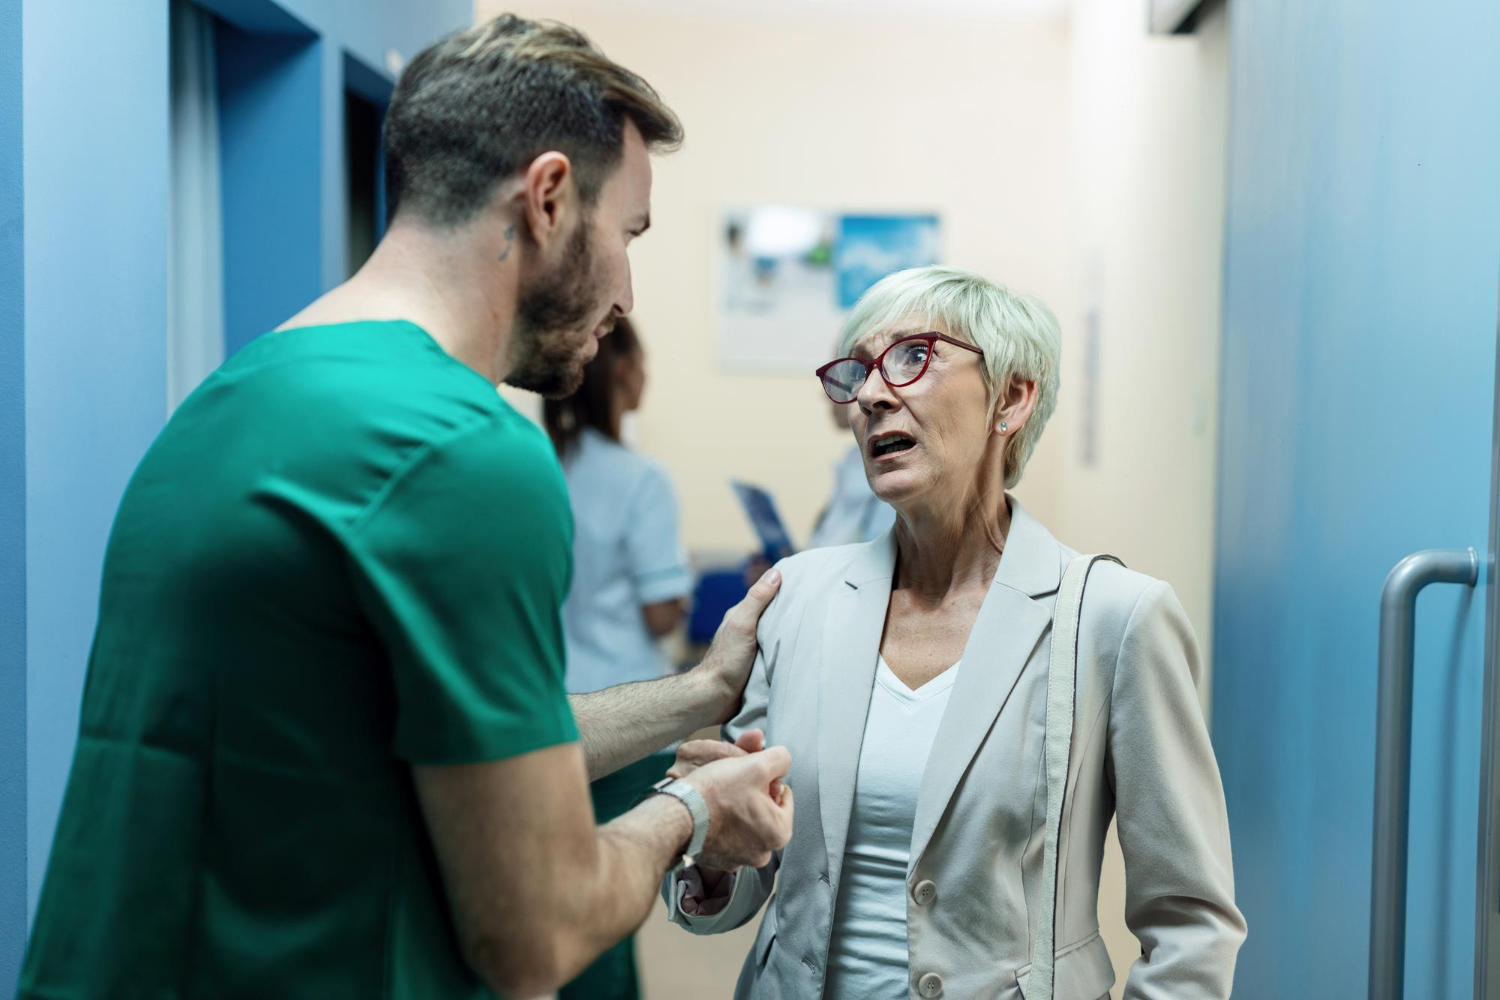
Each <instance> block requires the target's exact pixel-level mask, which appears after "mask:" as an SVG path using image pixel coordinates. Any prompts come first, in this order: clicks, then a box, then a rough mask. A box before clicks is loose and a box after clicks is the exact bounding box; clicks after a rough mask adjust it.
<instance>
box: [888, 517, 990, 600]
mask: <svg viewBox="0 0 1500 1000" xmlns="http://www.w3.org/2000/svg"><path fill="white" fill-rule="evenodd" d="M1010 523H1011V515H1010V504H1009V503H1008V502H1007V501H1006V499H1005V494H1004V492H1001V493H1000V494H999V495H998V497H993V496H992V497H976V498H973V499H972V500H971V501H969V502H967V503H959V504H948V505H933V506H926V505H923V506H919V507H914V508H912V509H909V510H903V511H901V513H900V516H899V517H897V518H896V579H895V583H894V586H895V587H896V588H897V589H905V590H910V591H913V592H914V593H915V595H916V596H919V597H920V598H922V599H923V600H924V601H930V602H932V603H941V602H942V600H943V599H944V598H945V597H947V596H948V595H949V594H951V593H954V592H955V591H959V590H966V589H968V588H970V587H981V588H988V587H989V585H990V583H991V581H993V580H994V578H995V571H996V570H997V569H998V568H999V566H1000V556H1001V553H1003V552H1004V551H1005V539H1006V537H1007V536H1008V535H1009V534H1010Z"/></svg>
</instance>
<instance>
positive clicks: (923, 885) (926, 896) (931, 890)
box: [911, 879, 937, 906]
mask: <svg viewBox="0 0 1500 1000" xmlns="http://www.w3.org/2000/svg"><path fill="white" fill-rule="evenodd" d="M911 898H912V899H915V900H916V901H917V904H918V905H919V906H926V905H927V904H928V903H930V902H932V901H933V900H934V899H937V884H936V883H934V882H933V881H932V880H931V879H923V880H922V881H920V882H918V883H917V887H916V888H915V889H913V890H912V892H911Z"/></svg>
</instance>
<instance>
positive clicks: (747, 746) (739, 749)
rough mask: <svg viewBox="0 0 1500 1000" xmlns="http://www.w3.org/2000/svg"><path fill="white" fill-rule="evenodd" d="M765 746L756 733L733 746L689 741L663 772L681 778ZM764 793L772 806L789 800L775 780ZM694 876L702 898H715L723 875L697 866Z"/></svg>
mask: <svg viewBox="0 0 1500 1000" xmlns="http://www.w3.org/2000/svg"><path fill="white" fill-rule="evenodd" d="M765 743H766V734H765V733H763V732H761V731H760V730H759V729H747V730H745V731H744V732H743V733H741V734H740V736H739V739H737V740H735V741H734V742H733V743H726V742H724V741H723V740H689V741H688V742H686V743H684V744H682V746H680V747H678V748H677V759H676V760H675V761H673V763H672V766H671V767H670V768H668V769H667V776H668V777H670V778H683V777H686V776H687V775H689V774H692V773H693V772H694V771H696V770H698V768H700V767H702V766H704V765H705V764H711V763H713V762H714V761H716V760H726V759H728V758H731V757H744V756H745V755H747V754H752V753H758V752H759V751H761V750H762V749H764V748H765ZM766 791H767V794H769V795H770V797H771V801H773V802H777V803H783V802H785V801H787V799H788V798H789V797H790V795H789V792H790V789H789V788H787V786H785V785H783V783H782V781H781V780H780V779H779V778H778V779H776V780H773V781H772V782H771V785H770V787H769V788H768V789H767V790H766ZM698 874H699V876H700V877H701V878H702V879H703V898H704V899H707V898H709V897H711V896H713V895H714V894H715V892H716V890H717V889H718V887H719V882H720V880H721V879H723V877H724V875H725V872H722V871H719V870H718V869H715V868H709V867H707V866H705V865H702V864H700V865H698Z"/></svg>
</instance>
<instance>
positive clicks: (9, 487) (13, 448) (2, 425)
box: [0, 0, 26, 994]
mask: <svg viewBox="0 0 1500 1000" xmlns="http://www.w3.org/2000/svg"><path fill="white" fill-rule="evenodd" d="M21 173H22V170H21V0H0V994H3V993H5V992H7V991H8V990H9V989H10V988H11V984H12V983H14V982H15V981H16V976H17V974H18V973H19V971H20V966H21V946H22V944H23V942H25V940H26V385H25V382H26V376H25V371H26V329H25V313H26V311H25V309H24V308H23V306H22V302H23V296H24V293H25V282H26V271H25V267H24V251H25V247H24V246H23V242H24V229H23V224H24V219H23V214H22V211H23V207H24V206H23V203H22V177H21Z"/></svg>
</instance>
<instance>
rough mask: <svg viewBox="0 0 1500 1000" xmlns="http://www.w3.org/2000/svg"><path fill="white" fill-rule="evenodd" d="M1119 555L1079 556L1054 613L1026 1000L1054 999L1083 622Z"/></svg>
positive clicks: (1066, 577)
mask: <svg viewBox="0 0 1500 1000" xmlns="http://www.w3.org/2000/svg"><path fill="white" fill-rule="evenodd" d="M1101 560H1108V561H1109V562H1114V563H1120V565H1121V566H1123V565H1125V564H1124V563H1121V562H1120V560H1118V559H1116V558H1115V557H1114V556H1107V555H1096V556H1079V557H1077V558H1076V559H1074V560H1073V561H1072V562H1071V563H1070V564H1069V565H1068V569H1067V572H1066V573H1064V574H1063V579H1062V584H1061V586H1059V587H1058V589H1057V607H1056V610H1055V611H1054V612H1053V614H1052V660H1051V662H1050V663H1049V664H1048V667H1047V729H1046V734H1047V735H1046V755H1047V839H1046V842H1045V845H1044V847H1043V850H1042V896H1041V900H1040V902H1039V904H1038V906H1037V917H1036V919H1037V927H1036V934H1035V936H1034V941H1035V944H1034V948H1033V951H1032V959H1031V977H1030V981H1029V982H1028V983H1027V990H1026V1000H1052V988H1053V961H1054V959H1053V955H1054V953H1055V952H1056V950H1057V946H1056V932H1057V862H1058V858H1057V842H1058V838H1059V836H1060V835H1061V833H1062V816H1063V796H1064V793H1065V792H1066V790H1067V786H1068V756H1069V753H1070V751H1071V749H1072V744H1073V699H1074V690H1075V688H1076V686H1077V681H1078V618H1079V614H1080V612H1081V611H1082V609H1083V588H1084V585H1085V584H1086V583H1087V582H1088V577H1089V570H1091V569H1093V567H1094V564H1095V563H1097V562H1099V561H1101Z"/></svg>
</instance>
